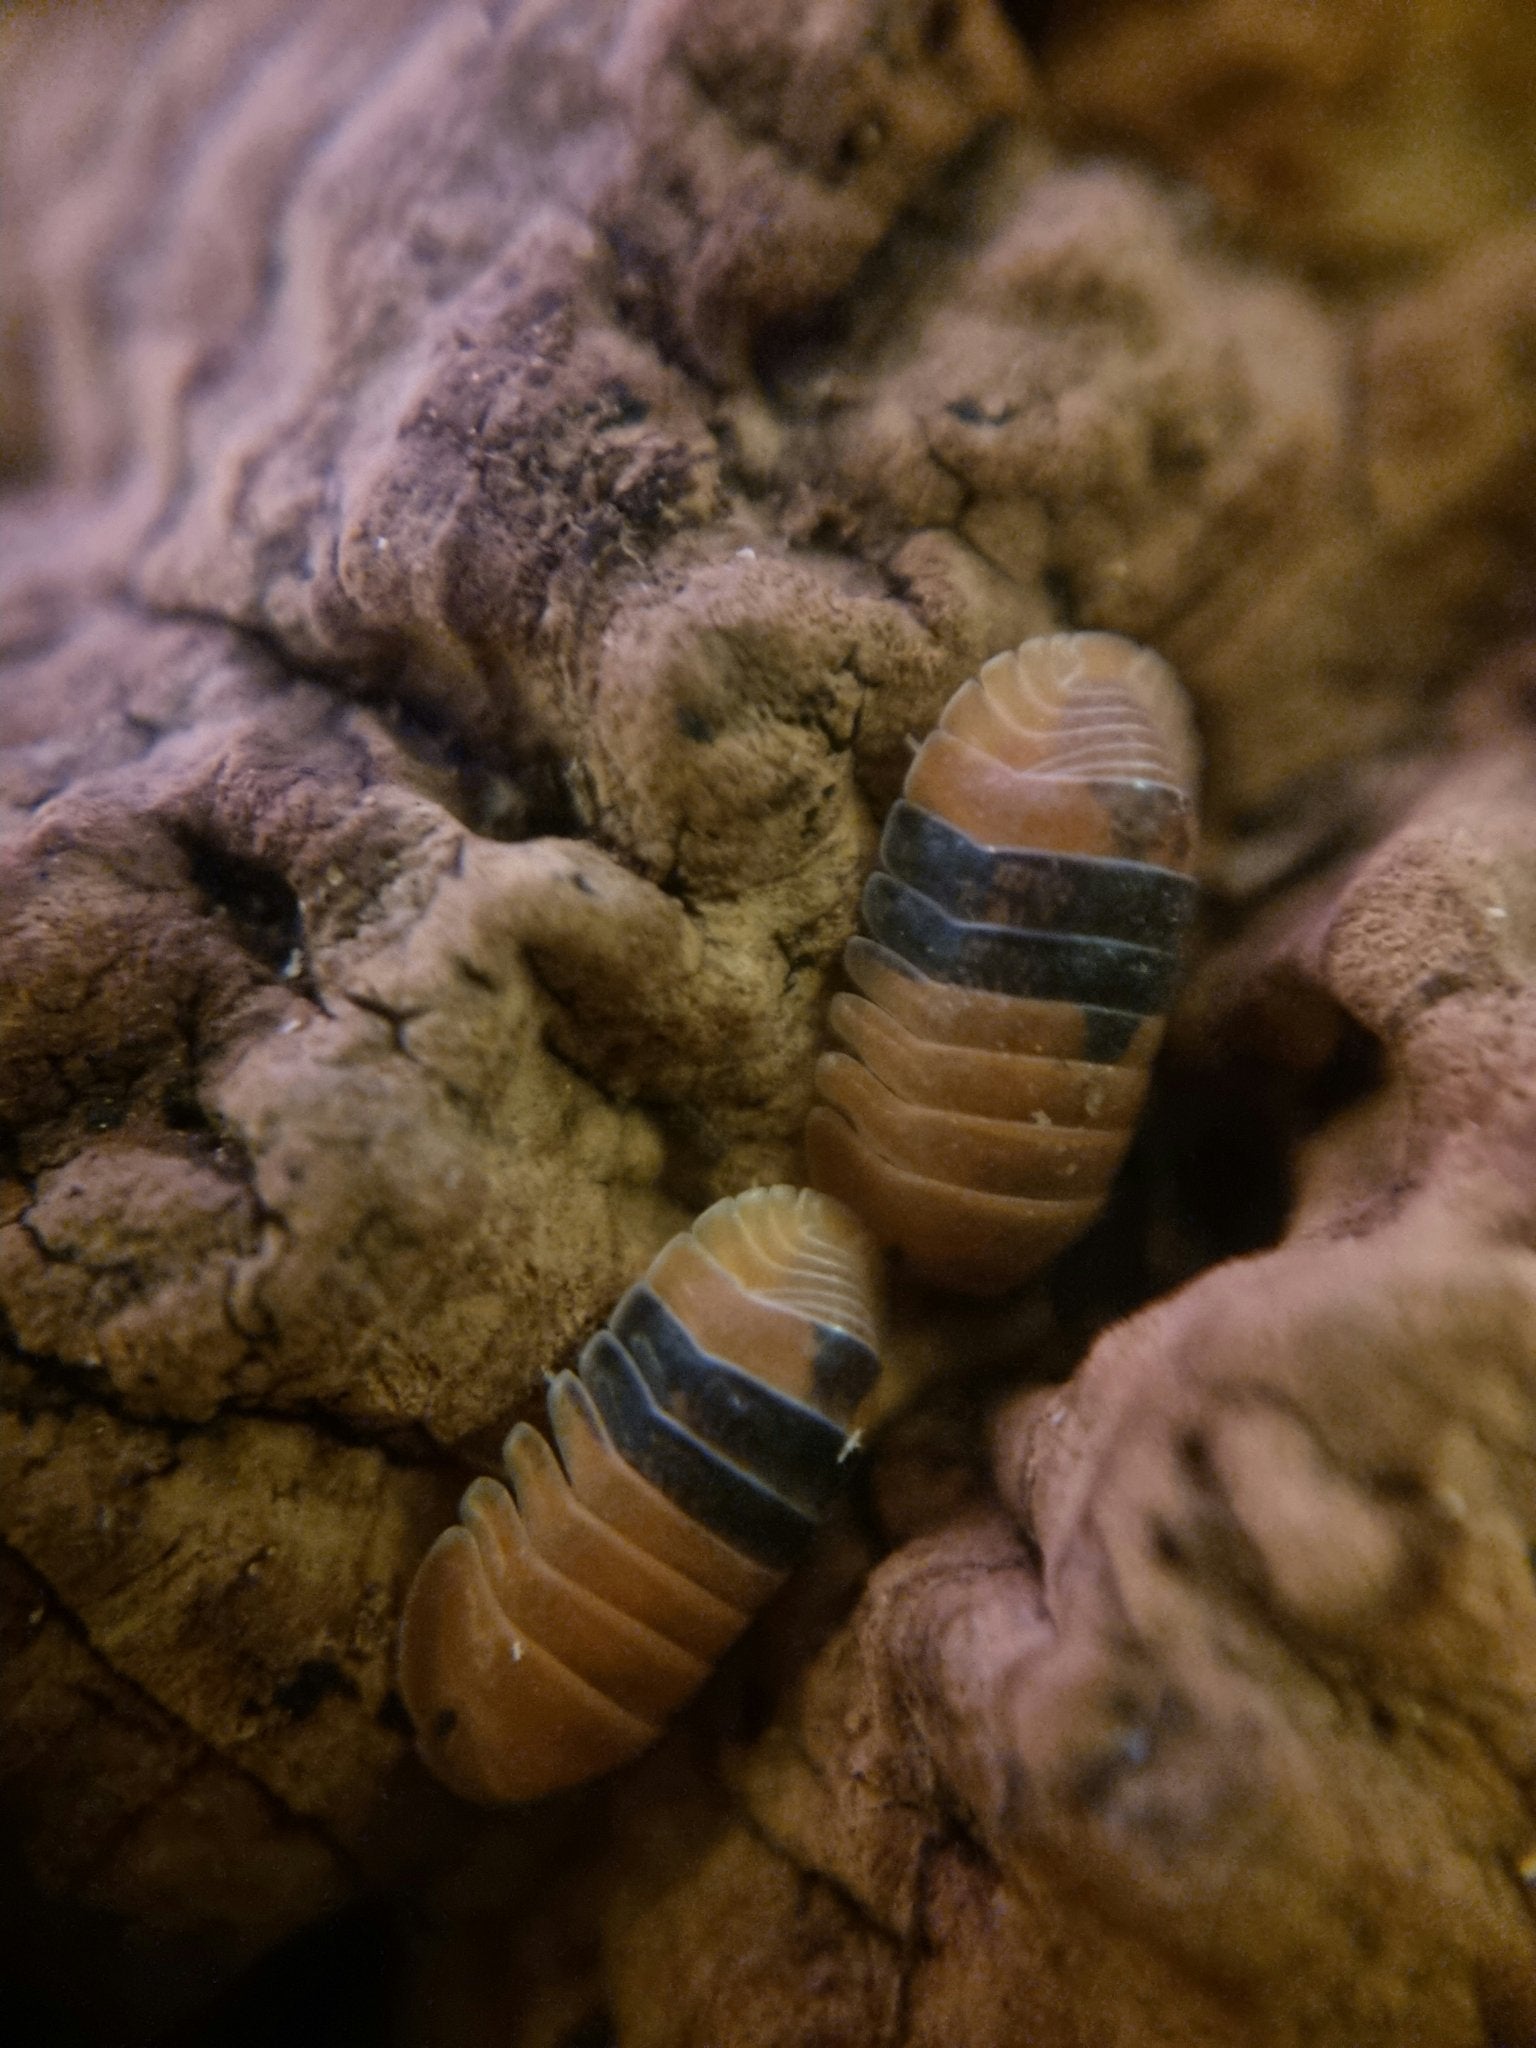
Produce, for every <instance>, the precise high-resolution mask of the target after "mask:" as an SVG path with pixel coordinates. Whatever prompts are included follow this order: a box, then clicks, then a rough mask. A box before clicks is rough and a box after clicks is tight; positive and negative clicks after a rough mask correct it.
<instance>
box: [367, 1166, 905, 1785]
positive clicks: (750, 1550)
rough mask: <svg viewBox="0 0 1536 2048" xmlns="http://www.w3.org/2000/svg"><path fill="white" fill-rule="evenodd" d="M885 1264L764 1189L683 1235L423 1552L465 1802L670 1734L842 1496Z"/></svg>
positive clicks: (789, 1191) (418, 1676) (873, 1352)
mask: <svg viewBox="0 0 1536 2048" xmlns="http://www.w3.org/2000/svg"><path fill="white" fill-rule="evenodd" d="M879 1288H880V1255H879V1251H878V1249H877V1247H876V1246H875V1244H874V1243H873V1241H872V1240H871V1238H870V1237H869V1235H868V1233H867V1232H866V1231H865V1230H864V1229H863V1227H862V1226H861V1225H860V1224H859V1223H858V1222H856V1221H855V1219H854V1218H853V1217H852V1216H851V1215H849V1213H848V1212H847V1210H846V1209H844V1208H843V1207H842V1205H841V1204H839V1203H838V1202H835V1201H832V1200H830V1199H828V1198H827V1197H826V1196H824V1195H820V1194H816V1193H813V1192H811V1191H810V1190H808V1189H800V1188H788V1187H778V1188H754V1189H752V1190H750V1191H749V1192H748V1193H746V1194H743V1195H738V1196H736V1197H735V1198H734V1199H733V1200H730V1201H725V1202H717V1203H716V1204H715V1206H714V1207H713V1208H712V1209H707V1210H706V1211H705V1212H704V1214H703V1215H702V1216H701V1217H699V1219H698V1221H697V1222H696V1223H695V1224H694V1226H693V1228H692V1229H691V1230H689V1231H685V1232H684V1233H683V1234H682V1235H681V1236H679V1237H675V1238H673V1239H672V1241H671V1242H670V1243H669V1244H668V1245H666V1246H665V1247H664V1248H663V1250H662V1251H661V1252H660V1253H659V1254H658V1255H657V1257H656V1258H655V1259H654V1260H653V1262H652V1264H651V1266H650V1267H649V1269H648V1270H647V1272H646V1273H645V1275H644V1277H643V1278H642V1279H641V1280H639V1281H638V1282H637V1283H636V1285H635V1286H633V1287H631V1288H630V1290H629V1292H628V1293H627V1294H626V1295H625V1296H624V1298H623V1300H622V1301H621V1302H620V1303H619V1305H618V1307H617V1308H616V1309H615V1311H614V1313H613V1315H612V1317H611V1318H610V1320H609V1324H608V1327H607V1328H606V1329H605V1330H603V1331H601V1332H599V1334H598V1335H597V1336H596V1337H594V1338H593V1339H592V1341H591V1342H590V1343H589V1344H588V1345H587V1347H586V1349H585V1350H584V1351H583V1352H582V1354H581V1357H580V1359H579V1360H578V1362H577V1366H576V1370H575V1371H574V1372H562V1373H560V1374H558V1375H557V1376H556V1377H555V1378H554V1379H553V1380H552V1381H551V1383H550V1388H549V1396H548V1405H549V1419H550V1425H551V1429H552V1431H553V1434H554V1439H555V1445H556V1446H557V1447H558V1452H559V1455H558V1457H557V1456H556V1453H555V1450H554V1449H552V1448H551V1447H550V1445H549V1443H548V1442H547V1441H546V1440H545V1438H544V1437H543V1436H541V1435H540V1434H539V1432H538V1431H537V1430H536V1429H534V1428H532V1427H531V1426H530V1425H529V1424H527V1423H519V1424H518V1426H517V1427H516V1428H515V1429H514V1430H513V1431H512V1432H511V1434H510V1435H509V1436H508V1438H507V1440H506V1443H505V1445H504V1447H503V1453H502V1455H503V1461H504V1464H505V1469H506V1474H507V1478H508V1480H509V1481H510V1484H511V1491H510V1492H509V1491H508V1489H507V1487H506V1486H503V1485H502V1484H501V1483H500V1482H499V1481H497V1480H494V1479H489V1478H484V1479H476V1480H475V1481H473V1483H472V1484H471V1485H470V1487H469V1488H468V1490H467V1491H466V1493H465V1495H464V1498H463V1500H462V1502H461V1503H460V1507H459V1517H460V1519H459V1521H458V1522H457V1523H456V1524H455V1525H454V1526H453V1527H452V1528H450V1529H447V1530H445V1531H444V1533H443V1534H442V1535H441V1536H440V1537H439V1538H438V1539H437V1541H436V1543H435V1544H434V1545H433V1546H432V1548H431V1550H430V1551H428V1553H427V1555H426V1557H425V1558H424V1559H423V1560H422V1563H421V1566H420V1568H419V1570H418V1571H417V1573H416V1577H415V1580H414V1582H413V1583H412V1586H411V1590H410V1594H409V1597H408V1599H407V1601H406V1607H405V1614H404V1618H403V1620H402V1623H401V1634H400V1683H401V1690H402V1692H403V1694H404V1696H405V1702H406V1706H407V1707H408V1708H409V1710H410V1714H411V1718H412V1721H413V1722H414V1724H415V1728H416V1736H417V1743H418V1746H419V1748H420V1750H421V1753H422V1755H423V1756H424V1758H425V1759H426V1761H427V1763H428V1764H429V1765H430V1766H431V1768H432V1769H433V1770H434V1771H435V1772H436V1774H437V1775H438V1777H440V1778H441V1779H442V1780H443V1781H444V1783H445V1784H447V1785H448V1786H450V1787H451V1788H452V1789H453V1790H454V1791H456V1792H459V1793H461V1794H462V1795H463V1796H464V1797H465V1798H468V1799H478V1800H485V1801H504V1800H522V1799H536V1798H539V1797H541V1796H542V1795H543V1794H544V1793H547V1792H555V1791H558V1790H560V1789H561V1788H563V1787H565V1786H568V1785H574V1784H577V1783H579V1782H581V1781H582V1780H583V1779H585V1778H590V1777H595V1776H596V1775H597V1774H598V1773H599V1772H601V1771H606V1770H611V1769H612V1768H613V1767H614V1766H615V1765H618V1764H621V1763H625V1762H627V1761H628V1760H629V1759H630V1758H631V1757H633V1756H636V1755H638V1754H639V1752H640V1751H641V1750H643V1749H645V1748H646V1747H648V1745H649V1744H650V1743H652V1742H653V1741H654V1740H655V1739H656V1737H657V1735H658V1734H659V1733H660V1730H661V1728H662V1725H663V1723H664V1722H665V1721H666V1720H667V1718H668V1717H669V1715H671V1714H672V1713H674V1712H675V1711H676V1710H677V1708H678V1707H679V1706H681V1705H682V1703H683V1701H684V1700H686V1699H687V1698H688V1697H689V1696H690V1694H692V1693H693V1692H694V1691H696V1690H697V1688H698V1687H699V1686H700V1685H701V1684H702V1683H703V1681H704V1679H705V1677H706V1676H707V1674H708V1672H709V1669H710V1667H711V1665H712V1664H713V1663H714V1661H715V1660H716V1659H717V1658H718V1657H719V1656H720V1654H721V1652H722V1651H723V1650H724V1649H725V1648H726V1646H727V1645H728V1644H729V1643H731V1642H732V1641H734V1639H735V1638H736V1636H738V1635H739V1634H740V1632H741V1631H742V1629H743V1628H745V1627H746V1625H747V1623H748V1621H749V1620H750V1619H751V1617H752V1615H753V1613H754V1612H755V1611H756V1609H757V1608H758V1607H759V1606H760V1605H761V1604H762V1602H763V1601H764V1600H765V1599H766V1598H767V1597H768V1595H769V1594H770V1593H771V1592H773V1590H774V1588H775V1587H776V1586H777V1585H778V1584H779V1583H780V1581H781V1579H782V1578H783V1576H784V1573H785V1572H786V1571H787V1570H788V1568H789V1567H790V1565H791V1564H793V1562H794V1561H795V1559H796V1557H797V1556H798V1555H799V1553H800V1551H801V1549H802V1548H803V1547H804V1545H805V1543H806V1541H807V1540H808V1539H809V1537H810V1536H811V1535H812V1533H813V1532H814V1530H815V1529H816V1527H817V1524H818V1522H819V1520H820V1518H821V1516H822V1514H823V1513H824V1512H825V1510H826V1508H827V1506H828V1505H829V1503H830V1501H831V1498H832V1496H833V1494H834V1493H835V1492H836V1491H837V1489H838V1487H839V1485H840V1484H841V1481H842V1479H843V1476H844V1471H845V1467H846V1464H847V1460H848V1458H849V1455H850V1452H851V1451H852V1449H853V1447H854V1443H855V1438H854V1436H853V1434H852V1433H851V1432H852V1423H853V1417H854V1413H855V1410H856V1409H857V1407H858V1405H859V1403H860V1401H861V1400H862V1399H863V1398H864V1396H865V1394H866V1393H868V1391H869V1389H870V1387H871V1386H872V1385H873V1383H874V1381H875V1378H876V1376H877V1374H878V1372H879V1346H878V1336H877V1318H878V1301H879Z"/></svg>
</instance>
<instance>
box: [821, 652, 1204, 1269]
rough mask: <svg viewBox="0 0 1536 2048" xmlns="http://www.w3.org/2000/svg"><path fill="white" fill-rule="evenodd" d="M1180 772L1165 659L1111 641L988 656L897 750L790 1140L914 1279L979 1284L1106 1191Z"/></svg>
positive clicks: (1150, 1021) (1181, 867)
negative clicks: (857, 922)
mask: <svg viewBox="0 0 1536 2048" xmlns="http://www.w3.org/2000/svg"><path fill="white" fill-rule="evenodd" d="M1197 768H1198V754H1197V749H1196V744H1195V739H1194V734H1193V728H1192V724H1191V720H1190V714H1189V708H1188V705H1187V703H1186V701H1185V698H1184V693H1183V691H1182V689H1181V688H1180V686H1179V683H1178V681H1177V679H1176V677H1175V676H1174V674H1173V671H1172V670H1171V669H1170V668H1169V667H1168V665H1167V664H1166V662H1164V661H1162V660H1161V659H1160V658H1159V657H1158V656H1157V655H1155V654H1152V653H1150V652H1149V651H1148V650H1147V649H1145V648H1143V647H1138V646H1136V645H1135V643H1134V642H1132V641H1129V640H1124V639H1121V638H1120V637H1119V636H1118V635H1116V634H1112V633H1058V634H1052V635H1048V636H1046V637H1044V638H1042V639H1038V640H1027V641H1025V643H1024V644H1023V646H1022V647H1020V648H1019V649H1018V650H1017V651H1016V652H1015V653H1012V654H1000V655H998V656H996V657H995V659H993V660H991V661H989V662H987V663H986V664H985V666H984V667H983V668H982V669H981V671H980V673H979V674H978V675H977V676H975V677H973V678H972V679H971V680H970V681H969V682H966V683H964V684H962V685H961V687H960V689H959V690H958V691H957V692H956V693H955V695H954V696H953V697H952V698H951V699H950V701H949V703H948V705H947V706H946V707H945V710H944V712H943V715H942V717H941V718H940V720H939V724H938V727H937V729H936V730H935V731H934V732H933V733H931V734H930V735H929V737H928V739H927V740H926V741H925V742H924V743H923V745H922V746H921V747H920V748H919V749H918V752H917V755H916V757H915V758H914V760H913V762H912V766H911V768H910V770H909V771H908V774H907V779H906V783H905V787H904V789H903V794H902V798H901V801H900V802H898V803H897V804H896V805H895V806H894V807H893V809H892V811H891V814H890V816H889V818H888V820H887V822H886V827H885V832H884V836H883V838H882V840H881V843H880V868H879V870H878V871H877V872H876V873H875V874H874V875H872V876H871V878H870V881H869V883H868V886H867V888H866V889H865V892H864V903H863V924H864V934H863V935H862V936H860V937H858V938H855V939H853V940H851V941H850V942H849V945H848V947H847V950H846V953H845V956H844V958H845V965H846V967H847V971H848V976H849V979H850V980H851V981H852V982H853V983H854V985H855V987H856V988H857V990H858V991H859V993H858V994H856V995H842V996H838V997H837V998H836V999H835V1000H834V1002H833V1005H832V1013H831V1023H832V1028H833V1030H834V1032H835V1033H836V1034H837V1036H838V1037H839V1038H840V1039H841V1040H842V1041H843V1043H844V1045H845V1046H846V1047H847V1048H848V1050H847V1051H846V1052H832V1053H829V1054H827V1055H826V1056H825V1057H824V1058H823V1059H822V1061H821V1063H820V1065H819V1067H818V1069H817V1087H818V1090H819V1093H820V1095H821V1097H822V1102H821V1104H820V1105H818V1107H817V1108H816V1109H814V1110H813V1111H812V1113H811V1118H810V1121H809V1124H808V1126H807V1133H806V1147H807V1153H808V1157H809V1160H810V1168H811V1178H812V1180H813V1182H814V1183H815V1184H816V1185H817V1186H818V1187H820V1188H823V1189H826V1190H827V1191H828V1192H829V1193H832V1194H835V1195H837V1196H839V1197H841V1198H842V1199H843V1200H844V1201H845V1202H847V1203H849V1204H850V1206H851V1207H853V1208H854V1209H855V1210H856V1211H857V1212H858V1214H859V1215H860V1216H861V1217H862V1218H863V1220H864V1221H865V1222H866V1223H868V1224H869V1225H870V1227H871V1228H872V1229H873V1230H874V1232H875V1234H876V1236H877V1237H879V1238H880V1240H881V1241H882V1242H883V1243H884V1244H887V1245H889V1246H893V1247H895V1248H897V1249H898V1250H899V1252H900V1253H901V1255H902V1257H903V1259H904V1261H905V1262H906V1264H907V1265H908V1266H909V1267H910V1269H911V1270H913V1271H914V1272H916V1273H917V1274H918V1275H920V1276H921V1277H923V1278H927V1279H931V1280H935V1281H938V1282H940V1283H942V1284H944V1285H947V1286H951V1287H958V1288H963V1289H966V1290H969V1291H973V1292H977V1293H992V1292H1001V1291H1002V1290H1004V1289H1006V1288H1009V1287H1012V1286H1015V1285H1016V1284H1017V1283H1018V1282H1019V1281H1021V1280H1022V1279H1024V1278H1025V1277H1026V1276H1027V1275H1028V1274H1029V1273H1031V1272H1033V1271H1034V1270H1035V1269H1036V1268H1037V1267H1039V1266H1041V1265H1043V1264H1044V1263H1045V1262H1046V1261H1047V1260H1048V1259H1050V1258H1052V1257H1054V1256H1055V1254H1056V1253H1057V1252H1059V1251H1061V1250H1062V1249H1064V1247H1065V1246H1066V1245H1067V1244H1069V1243H1070V1242H1071V1241H1072V1239H1073V1238H1075V1237H1076V1236H1078V1235H1079V1233H1080V1232H1081V1231H1083V1230H1084V1229H1086V1227H1087V1226H1088V1224H1089V1223H1090V1222H1091V1221H1092V1219H1093V1217H1094V1216H1095V1214H1096V1213H1097V1211H1098V1209H1099V1207H1100V1205H1101V1204H1102V1202H1103V1200H1104V1198H1105V1195H1106V1194H1107V1192H1108V1189H1109V1184H1110V1182H1111V1180H1112V1179H1113V1177H1114V1175H1115V1172H1116V1171H1117V1169H1118V1167H1119V1165H1120V1161H1121V1159H1122V1157H1123V1156H1124V1153H1125V1149H1126V1146H1127V1144H1128V1143H1129V1140H1130V1134H1131V1130H1132V1128H1133V1126H1134V1123H1135V1120H1136V1117H1137V1115H1138V1113H1139V1111H1140V1108H1141V1103H1142V1099H1143V1097H1144V1095H1145V1093H1146V1086H1147V1078H1148V1066H1149V1063H1150V1061H1151V1059H1152V1056H1153V1053H1154V1052H1155V1051H1156V1048H1157V1043H1158V1040H1159V1038H1160V1036H1161V1033H1162V1017H1163V1013H1164V1012H1165V1010H1166V1008H1167V1006H1168V1003H1169V1001H1170V999H1171V996H1172V992H1173V988H1174V984H1175V980H1176V977H1177V973H1178V964H1179V951H1180V945H1181V942H1182V939H1183V935H1184V932H1185V929H1186V927H1187V925H1188V923H1189V920H1190V917H1191V916H1192V914H1193V909H1194V901H1195V885H1194V883H1193V881H1192V880H1191V879H1190V876H1189V873H1188V870H1189V867H1190V865H1191V862H1192V860H1193V857H1194V844H1195V822H1196V821H1195V782H1196V776H1197Z"/></svg>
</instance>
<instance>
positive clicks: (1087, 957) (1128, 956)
mask: <svg viewBox="0 0 1536 2048" xmlns="http://www.w3.org/2000/svg"><path fill="white" fill-rule="evenodd" d="M864 925H865V929H866V930H867V931H868V932H869V933H870V935H871V937H872V938H874V939H876V940H877V941H878V942H879V943H880V944H881V945H883V946H889V947H890V949H891V951H892V952H893V953H899V954H900V955H901V957H902V958H903V959H904V960H907V961H910V963H911V964H912V966H914V967H915V968H917V970H918V971H919V973H922V974H927V975H931V976H932V978H933V979H934V980H935V981H945V982H950V983H952V984H954V985H957V986H958V987H961V988H981V989H989V990H991V991H993V992H994V993H995V994H998V995H1010V996H1029V997H1032V998H1033V999H1034V1000H1036V1001H1038V1002H1048V1003H1066V1002H1082V1003H1092V1004H1093V1005H1094V1006H1095V1007H1096V1008H1099V1009H1110V1010H1125V1011H1131V1012H1133V1013H1134V1014H1135V1015H1137V1016H1139V1017H1151V1016H1156V1015H1157V1014H1158V1013H1159V1012H1161V1011H1162V1010H1164V1009H1166V1008H1167V1006H1168V1000H1169V998H1170V996H1171V995H1172V993H1173V989H1174V984H1175V982H1176V981H1177V979H1178V971H1179V962H1178V955H1177V954H1176V953H1169V952H1159V951H1154V950H1153V949H1152V948H1151V947H1149V946H1131V945H1127V944H1126V943H1125V942H1124V941H1123V940H1121V939H1099V938H1091V937H1090V938H1083V937H1079V936H1078V935H1077V934H1075V933H1066V932H1051V931H1016V930H1013V929H1011V928H1010V927H1008V926H1006V925H992V924H965V923H962V922H961V921H960V920H959V919H958V918H952V917H950V916H948V915H947V914H946V913H945V912H944V911H943V910H941V909H940V908H939V906H938V904H937V903H935V902H934V901H933V900H932V899H931V898H930V897H927V896H923V895H920V894H919V893H918V891H917V890H916V889H913V888H911V887H910V886H909V885H908V884H907V883H905V882H898V881H897V880H896V879H895V877H894V876H893V875H880V874H876V875H871V876H870V878H869V881H868V883H867V884H866V885H865V889H864Z"/></svg>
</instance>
